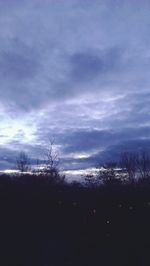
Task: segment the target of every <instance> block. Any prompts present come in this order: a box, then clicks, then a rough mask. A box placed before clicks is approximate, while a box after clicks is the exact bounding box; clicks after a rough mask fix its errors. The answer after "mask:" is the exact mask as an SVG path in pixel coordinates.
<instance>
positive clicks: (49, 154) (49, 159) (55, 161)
mask: <svg viewBox="0 0 150 266" xmlns="http://www.w3.org/2000/svg"><path fill="white" fill-rule="evenodd" d="M45 157H46V159H45V167H44V169H43V172H44V174H46V175H47V176H48V177H49V181H52V182H59V183H60V182H64V179H65V175H61V174H60V171H59V167H58V166H59V156H58V152H57V151H56V149H55V148H54V140H49V144H48V147H47V149H46V153H45Z"/></svg>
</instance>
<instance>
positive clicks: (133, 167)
mask: <svg viewBox="0 0 150 266" xmlns="http://www.w3.org/2000/svg"><path fill="white" fill-rule="evenodd" d="M120 165H121V167H122V168H123V170H125V171H126V172H127V174H128V178H129V180H130V181H131V182H133V181H134V179H135V175H136V171H137V156H136V154H135V153H132V152H124V153H123V154H122V155H121V160H120Z"/></svg>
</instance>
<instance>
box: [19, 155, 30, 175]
mask: <svg viewBox="0 0 150 266" xmlns="http://www.w3.org/2000/svg"><path fill="white" fill-rule="evenodd" d="M16 164H17V169H18V170H20V172H27V171H28V170H29V168H30V160H29V157H28V155H27V154H26V153H25V152H24V151H21V152H20V153H19V155H18V157H17V158H16Z"/></svg>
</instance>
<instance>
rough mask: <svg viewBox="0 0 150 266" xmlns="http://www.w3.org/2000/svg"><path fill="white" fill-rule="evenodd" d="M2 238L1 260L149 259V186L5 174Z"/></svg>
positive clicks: (50, 263) (26, 264) (22, 263)
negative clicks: (70, 182)
mask: <svg viewBox="0 0 150 266" xmlns="http://www.w3.org/2000/svg"><path fill="white" fill-rule="evenodd" d="M4 180H5V181H4ZM0 244H1V247H0V253H1V254H0V265H2V266H5V265H11V266H12V265H15V266H17V265H18V266H30V265H32V266H33V265H35V266H36V265H37V266H38V265H40V266H46V265H47V266H55V265H56V266H57V265H66V266H67V265H73V266H75V265H82V266H84V265H85V266H88V265H94V266H96V265H102V266H106V265H121V266H124V265H136V266H138V265H141V266H142V265H144V266H146V265H150V255H149V254H150V186H149V184H147V185H145V184H143V185H142V184H141V185H140V184H138V185H110V186H106V187H100V188H83V187H80V186H77V185H76V186H75V185H74V186H70V185H67V184H64V185H48V184H45V183H40V182H39V183H38V182H37V183H36V182H33V183H32V182H29V183H28V182H27V183H23V182H21V181H19V182H12V181H11V180H9V178H8V179H3V182H2V181H1V183H0Z"/></svg>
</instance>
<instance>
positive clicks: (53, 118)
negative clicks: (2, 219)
mask: <svg viewBox="0 0 150 266" xmlns="http://www.w3.org/2000/svg"><path fill="white" fill-rule="evenodd" d="M49 139H54V140H55V145H56V146H55V148H56V149H57V150H58V152H59V156H60V158H62V161H63V163H64V165H65V167H68V168H82V167H83V168H84V167H88V166H92V165H94V164H95V163H96V162H98V161H103V160H106V159H110V158H116V157H117V156H118V154H119V153H120V152H122V151H124V150H135V149H136V150H139V149H148V148H149V147H150V1H149V0H132V1H130V0H105V1H104V0H92V1H91V0H18V1H17V0H13V1H12V0H5V1H4V0H0V168H1V169H4V168H10V167H12V166H13V164H14V158H15V157H16V156H17V153H18V152H19V151H20V150H24V151H26V152H27V153H28V154H29V155H30V156H31V157H33V158H41V157H42V156H43V155H42V154H43V153H44V149H45V148H46V145H47V143H48V140H49Z"/></svg>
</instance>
